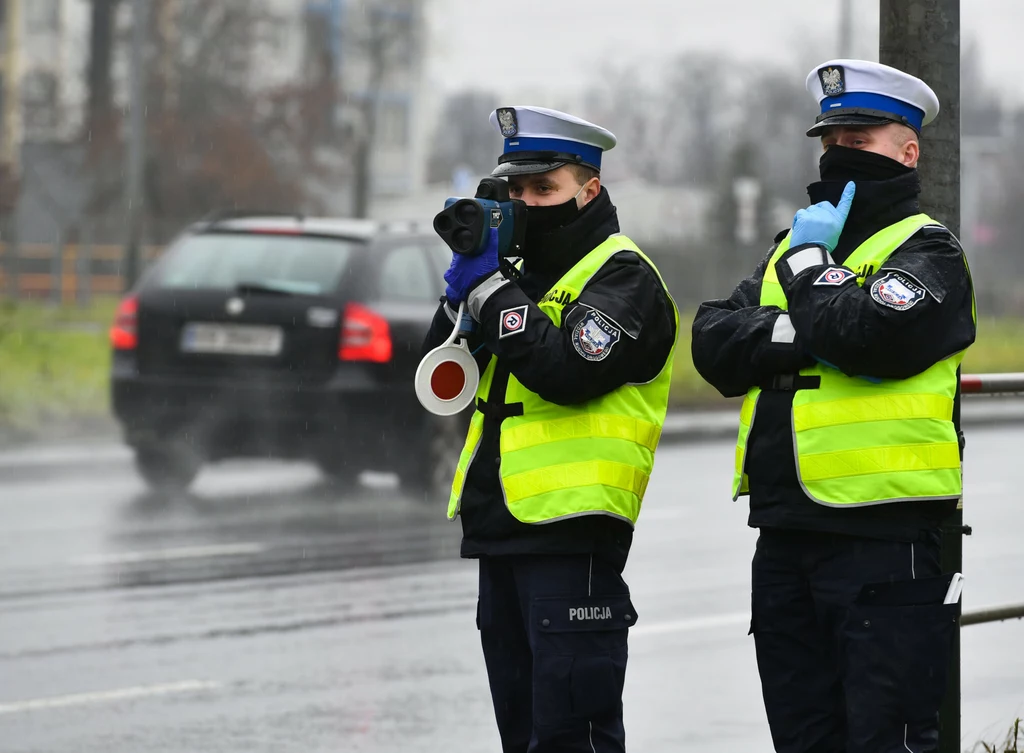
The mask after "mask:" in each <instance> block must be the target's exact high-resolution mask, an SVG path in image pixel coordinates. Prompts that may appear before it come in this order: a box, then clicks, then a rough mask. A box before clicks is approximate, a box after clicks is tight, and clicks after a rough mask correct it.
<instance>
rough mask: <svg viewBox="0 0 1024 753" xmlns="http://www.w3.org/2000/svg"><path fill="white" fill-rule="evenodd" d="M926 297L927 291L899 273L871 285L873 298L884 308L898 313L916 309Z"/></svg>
mask: <svg viewBox="0 0 1024 753" xmlns="http://www.w3.org/2000/svg"><path fill="white" fill-rule="evenodd" d="M924 296H925V289H924V288H923V287H922V286H921V285H919V284H918V283H916V282H915V281H914V280H912V279H910V277H908V276H907V275H903V274H900V273H899V272H889V273H888V274H886V275H885V276H884V277H880V278H878V279H877V280H875V281H874V283H873V284H872V285H871V298H872V299H873V300H874V301H875V303H878V304H880V305H882V306H886V307H888V308H891V309H895V310H896V311H907V310H909V309H912V308H914V306H916V305H917V302H918V301H920V300H921V299H922V298H924Z"/></svg>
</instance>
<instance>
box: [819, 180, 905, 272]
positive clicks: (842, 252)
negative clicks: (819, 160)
mask: <svg viewBox="0 0 1024 753" xmlns="http://www.w3.org/2000/svg"><path fill="white" fill-rule="evenodd" d="M845 187H846V181H840V180H822V181H818V182H817V183H812V184H811V185H809V186H807V195H808V196H809V197H810V199H811V203H812V204H817V203H818V202H819V201H830V202H832V203H833V204H838V203H839V197H840V196H842V194H843V188H845ZM920 194H921V178H920V176H919V175H918V172H917V170H914V171H912V172H909V173H907V174H906V175H900V176H899V177H897V178H890V179H889V180H858V181H857V193H856V194H854V197H853V206H852V207H851V208H850V216H849V217H847V218H846V225H844V226H843V234H842V235H841V236H839V243H838V245H836V248H835V250H834V251H833V252H832V258H833V259H835V260H836V261H837V262H838V263H839V264H842V263H843V262H844V261H845V260H846V258H847V257H848V256H849V255H850V254H851V253H853V252H854V250H855V249H856V248H857V247H858V246H859V245H861V244H862V243H863V242H864V241H866V240H867V239H868V238H870V237H871V236H872V235H874V234H875V233H877V232H878V231H879V230H881V229H882V228H884V227H888V226H889V225H892V224H893V223H896V222H899V221H900V220H903V219H906V218H907V217H910V216H911V215H915V214H918V213H919V212H920V211H921V209H920V206H919V204H918V196H919V195H920Z"/></svg>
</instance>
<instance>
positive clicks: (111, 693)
mask: <svg viewBox="0 0 1024 753" xmlns="http://www.w3.org/2000/svg"><path fill="white" fill-rule="evenodd" d="M220 686H221V684H220V683H219V682H209V681H205V680H186V681H184V682H174V683H168V684H166V685H139V686H136V687H134V688H121V689H120V690H107V691H103V692H98V693H77V694H75V695H63V696H54V697H53V698H37V699H35V700H32V701H15V702H14V703H0V714H17V713H18V712H21V711H38V710H40V709H58V708H64V707H67V706H86V705H91V704H97V703H113V702H115V701H127V700H133V699H136V698H149V697H152V696H161V695H172V694H174V693H198V692H200V691H203V690H215V689H217V688H219V687H220Z"/></svg>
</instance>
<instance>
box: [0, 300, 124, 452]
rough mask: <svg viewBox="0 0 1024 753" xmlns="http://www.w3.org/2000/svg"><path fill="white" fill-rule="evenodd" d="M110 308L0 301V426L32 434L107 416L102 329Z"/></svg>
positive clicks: (112, 304) (105, 304) (106, 350)
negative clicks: (52, 427)
mask: <svg viewBox="0 0 1024 753" xmlns="http://www.w3.org/2000/svg"><path fill="white" fill-rule="evenodd" d="M116 306H117V302H116V301H114V300H107V299H103V300H98V301H97V302H96V303H95V304H93V305H91V306H89V307H86V308H79V307H73V306H71V307H52V306H47V305H45V304H39V303H14V302H13V301H8V300H2V301H0V428H3V429H5V430H8V431H13V432H15V433H22V432H28V433H34V430H35V429H39V428H42V427H43V426H45V425H46V424H48V423H59V422H79V421H83V420H89V419H92V418H98V417H103V416H106V415H107V414H108V412H109V402H110V401H109V394H108V388H107V385H108V375H109V372H110V346H109V343H108V339H107V328H108V327H109V326H110V322H111V321H112V320H113V317H114V310H115V308H116Z"/></svg>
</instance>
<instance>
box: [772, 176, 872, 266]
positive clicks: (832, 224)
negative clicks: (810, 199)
mask: <svg viewBox="0 0 1024 753" xmlns="http://www.w3.org/2000/svg"><path fill="white" fill-rule="evenodd" d="M856 190H857V186H856V184H854V182H853V181H850V182H849V183H847V184H846V188H845V189H843V195H842V198H840V199H839V206H835V207H834V206H832V204H831V203H829V202H827V201H820V202H818V203H817V204H815V205H814V206H810V207H807V208H806V209H801V210H799V211H798V212H797V213H796V216H795V217H794V218H793V230H792V232H791V233H790V235H789V246H790V248H796V247H797V246H803V245H804V244H806V243H815V244H817V245H819V246H821V247H822V248H824V249H825V250H826V251H827V252H828V253H830V254H831V253H832V252H833V251H834V250H835V248H836V244H837V243H838V242H839V236H840V234H841V233H842V232H843V226H844V225H845V224H846V218H847V217H848V216H849V214H850V207H851V206H852V205H853V194H854V192H855V191H856Z"/></svg>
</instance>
